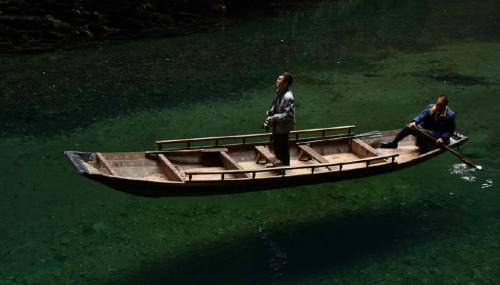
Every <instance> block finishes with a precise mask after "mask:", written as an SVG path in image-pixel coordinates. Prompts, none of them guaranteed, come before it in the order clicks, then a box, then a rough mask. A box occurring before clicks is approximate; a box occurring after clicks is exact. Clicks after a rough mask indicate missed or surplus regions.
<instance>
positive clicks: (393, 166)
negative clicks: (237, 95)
mask: <svg viewBox="0 0 500 285" xmlns="http://www.w3.org/2000/svg"><path fill="white" fill-rule="evenodd" d="M354 128H355V126H343V127H332V128H321V129H309V130H297V131H292V132H291V134H290V157H291V163H290V164H291V165H290V166H283V165H282V164H281V162H280V161H279V160H278V159H277V158H276V157H275V156H274V155H273V153H272V151H271V150H270V149H271V148H272V144H271V142H270V138H271V134H269V133H264V134H253V135H236V136H222V137H205V138H193V139H179V140H164V141H157V142H156V144H157V146H158V150H157V151H145V152H128V153H100V152H95V153H90V152H75V151H66V152H65V154H66V156H67V157H68V159H69V160H70V161H71V163H72V164H73V165H74V166H75V168H76V169H77V171H78V172H79V173H80V174H81V175H83V176H85V177H87V178H89V179H92V180H95V181H97V182H100V183H102V184H105V185H107V186H109V187H111V188H114V189H116V190H119V191H122V192H125V193H129V194H133V195H137V196H146V197H163V196H200V195H215V194H233V193H242V192H250V191H259V190H269V189H277V188H284V187H295V186H303V185H312V184H318V183H327V182H334V181H339V180H345V179H353V178H360V177H365V176H370V175H376V174H381V173H387V172H390V171H395V170H400V169H403V168H406V167H409V166H413V165H415V164H417V163H421V162H423V161H425V160H427V159H429V158H432V157H434V156H436V155H438V154H440V153H443V152H444V151H445V150H444V149H442V148H439V147H436V146H435V144H434V142H432V141H430V140H425V139H424V138H415V137H413V136H408V137H406V138H405V139H404V140H402V141H401V142H400V143H399V147H398V148H397V149H383V148H380V143H381V142H382V141H387V140H391V139H392V138H393V137H394V135H395V134H396V133H397V132H398V131H399V130H391V131H383V132H370V133H364V134H359V135H355V134H354V133H353V130H354ZM339 132H341V133H340V134H339ZM466 140H467V137H465V136H462V135H460V134H458V133H457V134H455V136H453V137H452V139H451V143H450V145H449V146H450V147H457V146H459V145H461V144H462V143H464V142H465V141H466Z"/></svg>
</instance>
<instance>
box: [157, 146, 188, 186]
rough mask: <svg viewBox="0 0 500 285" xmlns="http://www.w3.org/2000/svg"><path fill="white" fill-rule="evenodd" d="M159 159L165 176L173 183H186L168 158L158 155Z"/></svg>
mask: <svg viewBox="0 0 500 285" xmlns="http://www.w3.org/2000/svg"><path fill="white" fill-rule="evenodd" d="M158 159H159V161H160V166H161V169H162V170H163V173H165V176H167V178H168V179H169V180H171V181H177V182H184V177H182V174H181V173H180V172H179V170H177V168H175V166H174V165H173V164H172V163H171V162H170V160H168V158H167V157H166V156H165V155H164V154H162V153H160V154H158Z"/></svg>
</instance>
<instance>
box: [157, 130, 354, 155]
mask: <svg viewBox="0 0 500 285" xmlns="http://www.w3.org/2000/svg"><path fill="white" fill-rule="evenodd" d="M355 128H356V126H354V125H350V126H341V127H330V128H320V129H307V130H297V131H291V132H290V135H291V136H294V138H292V139H291V141H292V142H293V141H300V135H303V134H311V133H321V136H318V137H307V138H304V139H325V138H335V137H343V136H344V137H345V136H351V135H353V133H352V130H353V129H355ZM344 130H347V133H346V134H336V135H331V134H330V135H327V132H334V131H344ZM271 136H272V134H271V133H263V134H249V135H234V136H219V137H204V138H191V139H175V140H161V141H156V144H157V145H158V150H162V148H163V146H164V145H172V144H186V148H188V149H190V148H200V147H217V146H222V145H224V146H227V145H228V144H223V143H222V144H221V142H223V141H228V140H241V144H247V143H248V142H249V140H250V139H255V138H268V141H265V142H260V143H261V144H262V143H268V142H269V141H270V140H271ZM209 141H212V144H211V145H202V146H198V145H197V146H193V144H194V143H200V142H209ZM252 143H254V144H255V143H256V142H252ZM257 143H259V142H257Z"/></svg>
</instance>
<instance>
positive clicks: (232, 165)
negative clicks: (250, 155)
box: [220, 151, 252, 178]
mask: <svg viewBox="0 0 500 285" xmlns="http://www.w3.org/2000/svg"><path fill="white" fill-rule="evenodd" d="M220 156H221V158H222V163H223V164H224V167H225V168H227V169H229V170H245V169H244V168H243V167H242V166H241V165H240V164H239V163H238V162H236V160H234V159H233V158H232V157H231V156H229V154H227V153H226V152H224V151H221V152H220ZM233 176H234V177H236V178H252V176H250V174H249V173H234V174H233Z"/></svg>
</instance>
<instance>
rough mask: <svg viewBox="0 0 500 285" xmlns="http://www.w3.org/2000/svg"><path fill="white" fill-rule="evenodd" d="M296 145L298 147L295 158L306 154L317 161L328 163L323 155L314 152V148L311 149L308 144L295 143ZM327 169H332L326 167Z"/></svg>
mask: <svg viewBox="0 0 500 285" xmlns="http://www.w3.org/2000/svg"><path fill="white" fill-rule="evenodd" d="M297 147H298V148H299V149H300V153H299V157H298V158H297V159H298V160H300V159H301V158H302V156H304V155H307V156H308V157H310V158H313V159H314V160H316V161H317V162H319V163H330V162H329V161H328V160H327V159H326V158H325V157H323V156H322V155H321V154H319V153H318V152H316V151H315V150H314V149H312V148H311V147H310V146H308V145H305V144H302V145H297ZM326 168H328V169H329V170H332V169H331V168H330V167H328V166H327V167H326Z"/></svg>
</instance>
